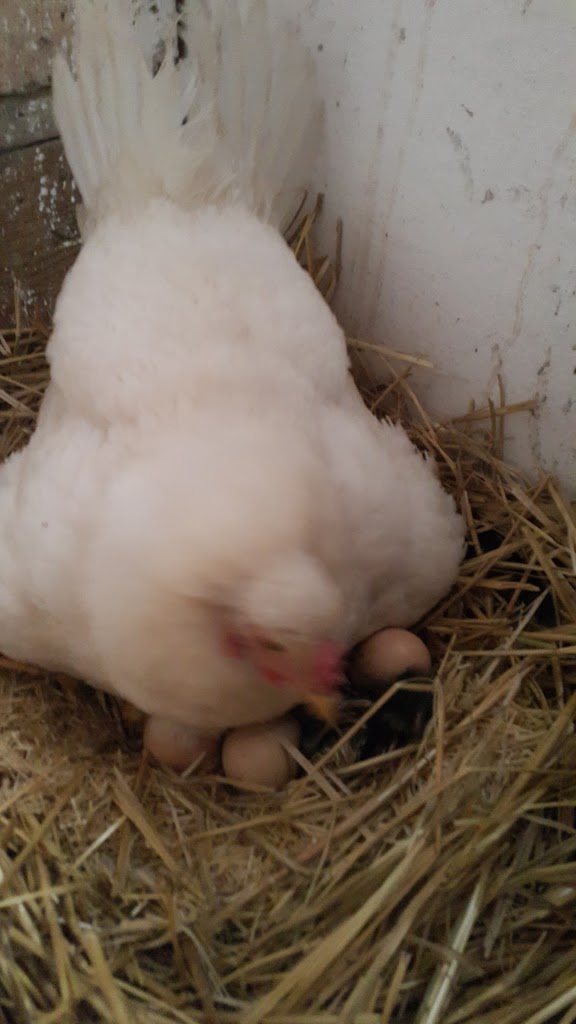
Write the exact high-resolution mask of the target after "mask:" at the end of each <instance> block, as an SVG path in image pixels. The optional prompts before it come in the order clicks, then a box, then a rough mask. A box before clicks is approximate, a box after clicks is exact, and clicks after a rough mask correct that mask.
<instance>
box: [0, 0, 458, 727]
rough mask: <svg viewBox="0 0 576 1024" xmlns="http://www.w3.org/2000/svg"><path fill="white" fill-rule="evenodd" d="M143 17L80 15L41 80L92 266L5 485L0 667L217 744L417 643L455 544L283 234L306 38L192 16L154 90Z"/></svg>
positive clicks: (198, 10) (445, 583) (91, 10)
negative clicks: (10, 661) (3, 658)
mask: <svg viewBox="0 0 576 1024" xmlns="http://www.w3.org/2000/svg"><path fill="white" fill-rule="evenodd" d="M132 13H133V12H132V11H131V4H130V0H98V2H93V0H77V2H76V34H75V45H74V52H73V56H74V72H72V71H71V70H70V68H69V66H68V64H67V63H66V61H65V60H64V58H63V57H62V56H59V57H58V58H57V60H56V63H55V69H54V100H55V111H56V117H57V121H58V124H59V127H60V129H61V133H62V138H63V141H64V145H65V148H66V153H67V156H68V160H69V162H70V165H71V168H72V170H73V173H74V175H75V178H76V181H77V183H78V186H79V189H80V191H81V194H82V198H83V204H84V205H83V211H82V225H83V231H84V246H83V249H82V252H81V254H80V256H79V258H78V260H77V262H76V264H75V266H74V267H73V269H72V270H71V271H70V273H69V275H68V278H67V280H66V282H65V285H64V287H63V290H62V293H61V295H60V297H59V300H58V304H57V309H56V315H55V324H54V333H53V335H52V339H51V341H50V344H49V349H48V354H49V360H50V366H51V384H50V387H49V389H48V392H47V394H46V397H45V400H44V402H43V405H42V410H41V414H40V418H39V422H38V426H37V429H36V432H35V434H34V436H33V438H32V440H31V441H30V443H29V445H28V447H27V448H26V449H25V450H24V451H22V452H20V453H18V454H17V455H15V456H13V457H12V458H11V459H9V460H8V462H7V463H6V464H5V465H4V467H3V468H2V470H1V475H0V569H1V580H0V648H2V650H3V651H4V652H5V653H6V654H8V655H10V656H12V657H13V658H17V659H20V660H25V661H30V662H35V663H37V664H40V665H43V666H46V667H47V668H50V669H57V670H61V671H65V672H68V673H70V674H73V675H77V676H81V677H84V678H86V679H88V680H89V681H90V682H92V683H93V684H94V685H95V686H99V687H101V688H104V689H109V690H113V691H115V692H117V693H119V694H121V695H122V696H124V697H125V698H127V699H128V700H130V701H132V702H133V703H134V704H135V705H137V706H138V707H140V708H141V709H142V710H143V711H145V712H147V713H149V714H157V715H161V716H163V717H165V718H170V719H172V720H174V721H180V722H184V723H186V724H188V725H189V726H192V727H194V728H197V729H199V730H202V731H220V730H222V729H224V728H227V727H230V726H234V725H239V724H242V723H246V722H250V721H253V720H265V719H267V718H270V717H272V716H275V715H278V714H280V713H282V712H283V711H284V710H286V709H287V708H288V707H290V706H291V705H293V704H294V703H297V702H298V701H299V700H300V699H301V695H302V693H303V692H305V691H309V692H314V691H321V690H322V689H323V688H325V689H330V687H332V686H334V685H335V683H336V682H337V678H338V658H337V654H336V653H335V652H336V651H337V650H339V649H341V648H346V647H349V646H351V645H352V644H354V643H356V642H357V641H359V640H360V639H362V638H363V637H364V636H366V635H367V634H369V633H370V632H372V631H373V630H375V629H377V628H380V627H383V626H387V625H396V626H406V625H410V624H411V623H413V622H415V621H416V620H417V619H418V618H419V617H420V616H421V615H422V614H423V613H424V612H425V611H426V610H427V609H428V608H429V607H431V606H432V605H433V604H434V603H435V602H436V601H437V599H438V598H440V596H441V595H443V594H444V592H445V591H446V590H447V589H448V588H449V587H450V585H451V584H452V582H453V581H454V579H455V576H456V573H457V568H458V564H459V561H460V558H461V555H462V547H463V529H462V522H461V519H460V517H459V516H458V515H457V513H456V511H455V509H454V505H453V502H452V500H451V499H450V498H448V496H447V495H446V494H445V493H444V492H443V490H442V489H441V487H440V484H439V483H438V481H437V478H436V475H435V471H434V467H433V465H432V463H431V462H430V461H428V460H425V459H424V458H423V457H422V456H421V455H420V454H419V453H418V452H416V451H415V449H414V448H413V446H412V445H411V443H410V441H409V440H408V438H407V436H406V435H405V433H404V432H403V431H402V430H401V429H400V428H399V427H395V426H391V425H389V424H387V423H379V422H377V421H376V419H375V418H374V417H372V416H371V415H370V413H369V412H368V411H367V410H366V408H365V407H364V405H363V403H362V401H361V399H360V397H359V395H358V393H357V391H356V389H355V386H354V384H353V381H352V378H351V376H350V373H349V364H348V359H347V354H346V347H345V341H344V337H343V334H342V331H341V330H340V328H339V327H338V325H337V323H336V321H335V319H334V317H333V315H332V314H331V312H330V311H329V309H328V308H327V306H326V304H325V303H324V301H323V300H322V298H321V297H320V295H319V294H318V293H317V291H316V289H315V287H314V285H313V284H312V282H311V280H310V279H309V277H308V276H307V275H306V274H305V273H304V272H303V271H302V270H301V269H300V267H299V266H298V264H297V262H296V260H295V259H294V257H293V255H292V254H291V252H290V251H289V249H288V247H287V246H286V244H285V242H284V241H283V238H282V236H281V233H280V229H281V227H282V224H283V222H284V219H285V217H286V215H287V214H288V213H289V211H290V210H291V209H292V208H293V206H294V198H295V196H296V185H297V184H299V183H301V182H302V181H303V180H304V179H305V178H306V166H305V165H306V158H307V157H308V156H311V155H312V154H313V151H314V146H313V140H314V138H315V135H316V134H317V127H318V120H317V106H316V104H315V102H314V101H313V100H312V97H314V95H315V91H314V90H315V87H314V75H313V69H312V66H311V63H310V61H309V59H308V56H307V54H306V53H305V51H304V50H303V48H302V46H301V45H300V43H299V42H298V39H297V38H296V37H295V36H294V35H293V34H291V33H290V32H289V31H288V29H286V30H282V31H280V30H276V31H273V30H272V28H271V27H270V23H269V21H268V16H267V10H266V4H265V2H263V0H262V2H261V0H255V2H252V3H248V4H243V5H242V4H240V3H237V2H236V0H234V2H230V0H222V2H220V3H217V2H216V0H211V2H210V3H209V4H208V5H207V6H206V5H203V4H200V3H198V2H190V3H189V4H188V5H187V6H186V5H185V8H184V12H183V15H182V18H183V26H181V31H182V32H183V34H184V42H185V45H186V49H187V57H186V58H185V59H182V60H180V61H175V59H174V54H175V52H176V48H175V39H168V40H165V57H164V60H163V63H162V64H161V66H160V68H159V70H157V71H156V73H154V69H153V68H152V67H151V66H150V64H149V63H147V62H146V60H145V58H144V55H143V52H142V50H141V49H140V48H139V46H138V43H137V37H136V32H135V29H134V26H133V18H132Z"/></svg>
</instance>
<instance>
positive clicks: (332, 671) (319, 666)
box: [313, 640, 344, 693]
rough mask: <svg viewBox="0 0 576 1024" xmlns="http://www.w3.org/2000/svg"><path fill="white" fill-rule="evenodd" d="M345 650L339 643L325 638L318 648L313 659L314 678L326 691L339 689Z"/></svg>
mask: <svg viewBox="0 0 576 1024" xmlns="http://www.w3.org/2000/svg"><path fill="white" fill-rule="evenodd" d="M343 655H344V651H343V650H342V648H341V647H339V645H338V644H336V643H333V642H332V641H330V640H324V641H323V642H322V643H321V644H319V645H318V647H317V648H316V652H315V654H314V661H313V673H314V679H315V680H316V681H317V682H318V683H319V685H320V687H321V688H322V690H323V691H324V692H328V693H329V692H331V691H332V690H335V689H337V687H338V684H339V683H340V680H341V678H342V658H343Z"/></svg>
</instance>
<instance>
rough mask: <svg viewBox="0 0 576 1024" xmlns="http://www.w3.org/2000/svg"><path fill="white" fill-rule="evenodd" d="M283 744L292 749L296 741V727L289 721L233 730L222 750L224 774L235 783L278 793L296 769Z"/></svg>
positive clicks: (297, 740) (287, 718) (298, 727)
mask: <svg viewBox="0 0 576 1024" xmlns="http://www.w3.org/2000/svg"><path fill="white" fill-rule="evenodd" d="M283 740H288V741H289V742H290V743H292V744H294V746H297V745H298V742H299V740H300V726H299V725H298V722H296V721H295V720H294V719H293V718H291V717H285V718H277V719H274V721H272V722H264V723H262V724H259V725H247V726H242V727H241V728H238V729H234V730H233V731H232V732H231V733H229V734H228V736H226V738H225V740H224V743H223V746H222V768H223V770H224V774H225V775H227V776H228V778H229V779H234V780H235V781H236V782H244V783H248V784H251V785H257V786H265V787H266V788H267V789H281V788H282V786H285V785H286V783H287V782H289V781H290V779H293V778H294V776H295V775H296V771H297V768H298V766H297V764H296V762H295V761H294V759H293V758H292V757H290V754H289V753H288V752H287V750H285V748H284V747H283V745H282V741H283Z"/></svg>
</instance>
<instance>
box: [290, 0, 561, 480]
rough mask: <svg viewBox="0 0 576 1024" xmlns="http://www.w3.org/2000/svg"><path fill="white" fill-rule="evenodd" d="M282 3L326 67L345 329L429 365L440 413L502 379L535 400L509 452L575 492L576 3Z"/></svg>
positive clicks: (429, 397) (485, 393) (325, 175)
mask: <svg viewBox="0 0 576 1024" xmlns="http://www.w3.org/2000/svg"><path fill="white" fill-rule="evenodd" d="M273 2H275V3H276V6H277V7H278V8H283V9H287V7H289V9H290V11H291V14H292V16H293V17H299V18H300V22H301V26H302V30H303V32H304V34H305V36H306V37H307V39H308V41H309V42H310V44H311V45H312V48H313V50H314V52H315V54H316V57H317V61H318V66H319V69H320V76H321V85H322V93H323V95H324V97H325V99H326V114H327V131H326V135H325V145H324V153H323V157H322V160H321V164H320V167H319V171H318V185H319V186H320V187H321V188H322V189H324V190H325V192H326V197H327V202H326V204H325V207H324V218H323V223H324V225H325V227H326V228H327V230H328V231H330V233H332V231H333V226H334V221H335V219H336V217H337V216H341V217H342V218H343V221H344V249H343V278H342V281H341V286H340V289H339V295H338V303H339V306H338V312H339V314H340V317H341V319H342V320H343V322H344V325H345V326H346V327H347V328H348V330H349V331H350V333H353V334H356V335H360V336H363V337H364V338H368V339H369V340H370V341H371V342H373V341H380V342H384V343H385V344H387V345H389V346H390V347H391V348H394V349H401V350H405V351H408V352H413V353H415V352H419V353H426V354H427V355H428V356H429V357H431V359H432V360H433V362H434V363H435V364H436V366H437V372H436V373H429V372H428V373H423V374H421V375H420V377H419V378H418V377H416V378H415V380H416V387H417V390H418V393H419V395H420V397H421V398H422V399H423V401H424V402H425V404H426V406H427V408H428V409H429V410H430V411H431V412H432V414H433V415H435V416H438V417H445V416H447V415H453V414H457V413H459V412H462V411H465V410H466V407H467V402H468V400H469V399H471V398H474V399H476V400H477V401H478V402H480V404H482V405H484V406H485V405H486V403H487V399H488V397H490V398H492V399H494V400H495V401H496V402H498V401H499V396H498V381H497V377H498V374H500V375H501V377H502V379H503V381H504V383H505V387H506V396H507V399H508V401H509V402H522V401H524V400H526V399H528V398H532V397H534V396H537V397H538V398H539V401H540V409H539V411H538V412H537V413H533V414H523V415H521V416H516V417H511V418H510V419H509V421H508V422H507V424H506V434H507V440H508V449H507V455H508V456H509V457H510V458H511V459H512V460H513V461H514V462H517V463H521V464H522V465H524V466H526V467H527V468H530V469H531V468H533V467H534V466H535V465H536V464H540V465H544V466H545V467H546V468H547V469H548V470H550V471H552V472H554V473H556V474H558V475H559V477H560V478H561V480H562V481H563V483H564V485H565V486H566V487H567V488H568V489H569V490H571V491H574V490H575V488H576V262H575V253H576V173H575V168H576V78H575V76H574V54H575V52H576V2H575V0H465V2H458V0H356V2H354V3H352V2H350V0H290V2H289V4H288V3H287V0H273ZM373 369H374V372H378V370H379V369H380V370H381V369H382V361H381V360H380V361H379V360H378V359H374V360H373Z"/></svg>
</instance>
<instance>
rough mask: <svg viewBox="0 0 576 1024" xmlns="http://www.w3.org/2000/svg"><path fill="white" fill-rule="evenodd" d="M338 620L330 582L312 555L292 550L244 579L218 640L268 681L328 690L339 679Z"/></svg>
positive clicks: (305, 690)
mask: <svg viewBox="0 0 576 1024" xmlns="http://www.w3.org/2000/svg"><path fill="white" fill-rule="evenodd" d="M342 622H343V602H342V598H341V595H340V593H339V590H338V588H337V586H336V583H335V582H334V581H333V580H332V579H331V578H330V576H329V575H328V574H327V573H326V571H325V570H324V569H323V567H322V566H321V565H320V563H319V562H317V561H316V560H315V559H314V558H312V557H310V556H307V555H295V556H293V557H290V558H288V557H285V558H280V559H276V560H274V561H272V562H271V563H270V564H269V565H268V566H266V567H265V569H264V571H263V572H262V573H261V574H260V575H259V576H258V577H257V578H254V579H251V580H249V581H247V582H246V583H245V584H244V586H243V587H242V588H241V589H240V592H239V594H238V597H237V600H236V602H235V606H234V608H233V610H232V612H231V615H230V620H229V623H228V627H227V628H226V629H225V630H224V635H223V644H224V646H225V650H226V652H227V654H228V655H229V656H230V657H234V658H240V659H244V660H247V661H248V662H250V663H251V665H252V667H253V668H254V669H255V670H256V672H257V673H258V675H259V676H260V677H261V678H262V679H263V680H265V681H266V682H267V683H269V684H270V685H271V686H279V687H286V688H288V689H293V690H294V691H295V692H297V693H300V694H302V695H303V697H306V696H307V695H314V694H331V693H333V692H335V691H336V690H337V688H338V686H339V684H340V682H341V681H342V658H343V655H344V649H343V647H342V644H341V635H342Z"/></svg>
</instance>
